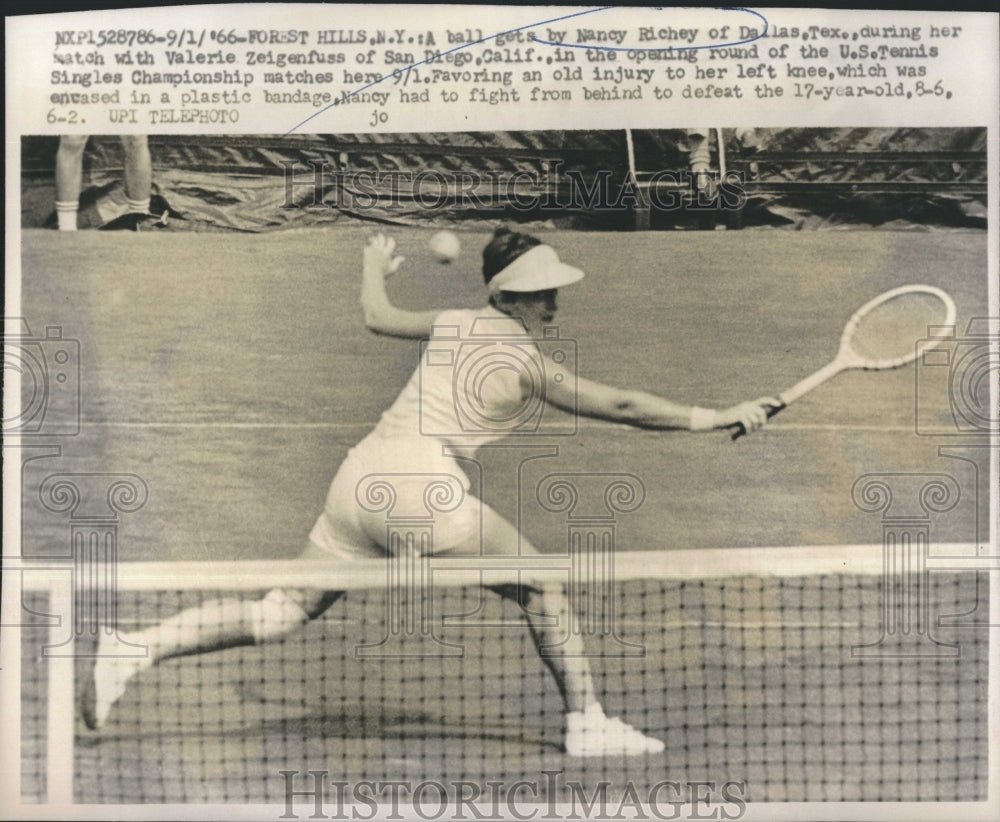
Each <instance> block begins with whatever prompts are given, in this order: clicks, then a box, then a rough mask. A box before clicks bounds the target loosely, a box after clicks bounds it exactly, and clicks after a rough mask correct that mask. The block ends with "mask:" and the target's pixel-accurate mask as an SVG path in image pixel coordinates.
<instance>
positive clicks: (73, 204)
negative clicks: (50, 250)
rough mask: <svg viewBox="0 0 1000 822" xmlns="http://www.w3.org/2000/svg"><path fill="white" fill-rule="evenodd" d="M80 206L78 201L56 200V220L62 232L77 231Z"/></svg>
mask: <svg viewBox="0 0 1000 822" xmlns="http://www.w3.org/2000/svg"><path fill="white" fill-rule="evenodd" d="M78 208H79V204H78V203H77V201H76V200H68V201H66V200H56V219H57V220H58V221H59V230H60V231H76V212H77V209H78Z"/></svg>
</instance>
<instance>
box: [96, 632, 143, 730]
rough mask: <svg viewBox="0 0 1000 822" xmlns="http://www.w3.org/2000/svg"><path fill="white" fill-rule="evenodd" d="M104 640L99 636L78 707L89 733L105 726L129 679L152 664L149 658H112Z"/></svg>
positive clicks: (104, 638)
mask: <svg viewBox="0 0 1000 822" xmlns="http://www.w3.org/2000/svg"><path fill="white" fill-rule="evenodd" d="M106 641H107V639H106V637H105V636H102V637H101V641H100V642H99V643H98V646H97V654H98V656H97V661H96V662H95V663H94V667H93V669H92V670H91V673H90V677H89V678H88V679H87V683H86V685H85V686H84V689H83V697H82V700H81V705H80V713H81V714H82V715H83V722H84V724H85V725H86V726H87V727H88V728H90V730H92V731H93V730H96V729H98V728H100V727H101V726H102V725H103V724H104V722H105V720H106V719H107V718H108V714H109V713H111V708H112V707H114V704H115V703H116V702H117V701H118V700H119V699H121V697H122V695H123V694H124V693H125V689H126V688H127V687H128V683H129V681H130V680H131V679H132V677H134V676H135V675H136V674H137V673H139V671H141V670H142V669H143V668H146V667H148V666H149V665H150V664H151V660H150V659H149V658H148V657H123V656H112V655H111V654H112V653H113V651H112V650H111V649H110V648H109V647H107V645H106ZM102 651H103V652H104V654H105V655H103V656H102Z"/></svg>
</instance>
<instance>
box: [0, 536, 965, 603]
mask: <svg viewBox="0 0 1000 822" xmlns="http://www.w3.org/2000/svg"><path fill="white" fill-rule="evenodd" d="M976 556H977V546H976V543H965V542H956V543H934V544H932V545H931V546H930V551H929V556H928V558H927V567H928V569H930V570H934V568H935V567H939V568H942V569H943V568H950V569H953V568H955V567H956V565H959V566H960V565H962V564H963V563H964V562H965V561H966V560H968V559H974V558H975V557H976ZM572 562H573V560H572V558H571V557H569V556H568V555H566V554H544V555H541V556H530V557H507V556H505V557H497V556H492V557H485V556H476V557H468V556H466V557H459V556H448V555H444V556H432V557H429V558H428V565H429V568H430V571H431V573H432V574H433V575H434V577H433V579H434V584H435V586H438V585H440V586H458V585H461V586H468V585H470V584H483V585H497V584H501V583H517V582H535V583H540V582H556V583H558V582H562V583H565V582H566V581H567V579H568V574H569V573H570V571H571V569H572V564H571V563H572ZM5 566H6V567H5V571H6V572H7V573H14V572H17V571H20V578H21V579H20V582H21V587H22V589H23V590H25V591H46V590H51V589H52V587H53V586H54V585H60V584H63V583H65V581H66V579H67V576H68V575H69V574H70V573H71V571H72V566H71V565H69V564H67V565H65V566H58V565H56V564H55V563H53V562H48V563H45V564H42V563H40V562H39V561H37V560H36V561H32V560H19V561H18V560H15V561H7V562H6V563H5ZM392 568H393V563H392V562H390V561H389V560H387V559H374V560H371V559H365V560H357V561H354V562H349V563H345V562H344V561H340V560H338V561H331V562H327V561H324V560H308V561H307V560H295V559H289V560H249V561H240V562H233V561H224V562H219V561H206V562H202V561H191V562H186V561H183V562H177V561H171V562H122V563H120V564H118V565H117V567H116V568H115V570H114V577H115V585H116V587H117V589H118V590H123V591H124V590H133V591H143V590H145V591H162V590H198V589H212V590H218V591H241V590H244V591H250V590H255V591H256V590H261V589H268V588H282V587H288V588H313V589H315V588H319V589H324V590H343V591H349V590H358V589H364V588H369V589H370V588H378V587H384V586H385V585H386V582H387V580H388V579H389V573H390V572H391V569H392ZM882 570H883V569H882V546H881V545H878V544H861V545H810V546H793V547H766V548H704V549H684V550H676V551H624V552H616V553H615V554H614V559H613V562H612V563H611V573H612V574H613V578H614V579H615V580H617V581H623V580H628V579H636V578H644V579H666V580H683V579H697V578H705V579H719V578H725V577H737V576H760V577H799V576H812V575H876V574H881V573H882ZM81 584H82V585H83V587H86V585H87V584H88V581H87V580H78V581H77V585H78V587H79V585H81ZM98 584H100V583H98Z"/></svg>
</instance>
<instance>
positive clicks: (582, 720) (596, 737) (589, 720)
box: [566, 705, 666, 756]
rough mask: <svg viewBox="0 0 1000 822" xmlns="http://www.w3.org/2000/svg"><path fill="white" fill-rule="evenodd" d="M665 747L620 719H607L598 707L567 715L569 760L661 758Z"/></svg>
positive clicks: (657, 740) (567, 750)
mask: <svg viewBox="0 0 1000 822" xmlns="http://www.w3.org/2000/svg"><path fill="white" fill-rule="evenodd" d="M665 747H666V746H665V745H664V744H663V742H661V741H660V740H659V739H655V738H654V737H651V736H646V735H645V734H644V733H642V732H641V731H637V730H636V729H635V728H633V727H632V726H631V725H628V724H626V723H624V722H622V721H621V720H620V719H618V718H617V717H613V718H609V717H606V716H605V715H604V711H603V710H601V707H600V706H599V705H595V706H591V707H589V708H588V709H587V710H586V711H574V712H573V713H569V714H566V753H568V754H569V755H570V756H637V755H640V754H658V753H661V752H662V751H663V749H664V748H665Z"/></svg>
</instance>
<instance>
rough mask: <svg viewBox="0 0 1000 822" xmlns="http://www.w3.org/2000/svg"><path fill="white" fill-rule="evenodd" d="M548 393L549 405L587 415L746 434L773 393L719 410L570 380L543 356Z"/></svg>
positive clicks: (658, 426) (763, 418) (630, 422)
mask: <svg viewBox="0 0 1000 822" xmlns="http://www.w3.org/2000/svg"><path fill="white" fill-rule="evenodd" d="M545 376H546V381H545V382H546V396H545V399H546V401H548V402H549V403H551V404H552V405H555V406H556V407H558V408H562V409H564V410H567V411H574V410H575V411H576V413H578V414H582V415H583V416H586V417H593V418H595V419H601V420H607V421H609V422H620V423H625V424H626V425H632V426H635V427H636V428H651V429H655V430H685V431H712V430H715V429H722V428H736V427H737V426H740V425H742V426H743V427H744V428H745V429H746V430H747V431H748V432H749V431H756V430H757V429H758V428H760V427H761V426H762V425H764V423H766V422H767V409H768V407H769V406H772V405H774V406H777V405H780V402H779V401H778V400H777V399H775V398H774V397H761V398H760V399H757V400H754V401H753V402H743V403H740V404H739V405H734V406H733V407H731V408H727V409H725V410H723V411H715V410H712V409H709V408H700V407H698V406H691V405H683V404H680V403H676V402H672V401H671V400H668V399H665V398H663V397H660V396H657V395H656V394H650V393H647V392H645V391H631V390H626V389H622V388H615V387H613V386H610V385H605V384H603V383H599V382H594V381H593V380H588V379H584V378H583V377H576V378H575V379H574V378H572V375H570V374H568V373H567V372H566V370H565V369H564V368H563V367H562V366H558V365H556V364H555V363H552V362H551V361H550V360H548V359H547V358H546V369H545Z"/></svg>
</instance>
